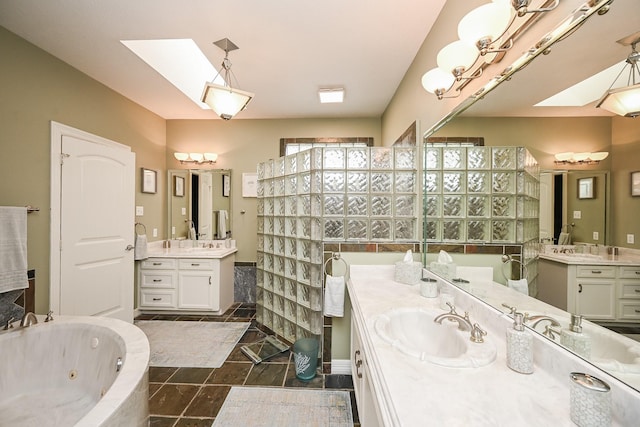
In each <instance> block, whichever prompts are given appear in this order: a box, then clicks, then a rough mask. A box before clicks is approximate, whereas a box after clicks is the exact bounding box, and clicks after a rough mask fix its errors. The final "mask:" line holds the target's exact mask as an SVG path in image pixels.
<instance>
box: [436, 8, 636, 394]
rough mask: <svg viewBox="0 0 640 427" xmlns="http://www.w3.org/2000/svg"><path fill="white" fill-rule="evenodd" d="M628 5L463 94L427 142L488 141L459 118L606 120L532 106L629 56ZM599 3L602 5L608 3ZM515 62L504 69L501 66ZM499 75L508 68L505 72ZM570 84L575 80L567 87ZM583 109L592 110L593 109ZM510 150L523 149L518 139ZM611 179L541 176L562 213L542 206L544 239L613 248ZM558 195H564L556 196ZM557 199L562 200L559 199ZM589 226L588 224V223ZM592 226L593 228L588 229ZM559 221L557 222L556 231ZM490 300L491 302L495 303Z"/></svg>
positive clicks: (564, 173)
mask: <svg viewBox="0 0 640 427" xmlns="http://www.w3.org/2000/svg"><path fill="white" fill-rule="evenodd" d="M578 3H579V2H578ZM578 3H576V4H575V5H574V6H573V7H574V8H576V7H577V6H578V5H579V4H578ZM631 3H632V2H616V3H613V4H611V8H610V10H609V12H608V13H606V14H604V15H603V16H599V15H597V14H593V15H591V16H590V17H589V18H588V19H587V20H586V21H585V22H584V23H583V24H581V25H580V26H578V27H577V29H575V31H568V32H566V33H565V34H563V35H562V36H561V37H560V38H561V40H560V42H559V43H557V44H554V45H553V46H552V47H551V53H550V54H549V55H542V54H540V55H539V56H536V57H535V58H532V60H531V62H527V63H526V64H522V66H520V67H516V69H509V71H508V73H505V72H503V73H502V74H501V73H500V72H498V73H496V74H495V77H494V79H493V80H492V83H491V85H492V86H491V88H490V90H488V91H484V92H483V93H482V96H478V95H477V94H478V92H475V93H474V92H473V91H472V92H467V93H465V92H463V93H462V97H463V98H464V100H462V101H461V102H460V103H458V104H457V107H455V108H453V109H452V111H451V112H450V113H448V114H447V115H445V116H444V117H443V118H442V119H441V120H439V121H438V122H437V123H435V124H434V125H433V126H431V128H430V129H429V130H427V132H426V133H425V134H424V138H425V139H426V138H427V137H431V136H435V137H438V136H460V137H462V136H470V137H482V136H483V135H482V133H473V134H468V135H459V134H457V135H452V134H451V133H446V130H447V127H450V126H455V124H456V120H468V119H472V120H471V122H472V123H474V124H475V123H481V121H482V120H483V119H484V118H485V117H508V116H510V117H544V116H545V115H544V114H545V112H548V111H552V113H553V115H557V116H563V117H577V116H597V115H604V114H603V113H602V112H601V111H599V110H596V109H595V102H593V103H590V104H587V105H586V106H583V107H579V108H578V107H576V108H562V109H561V110H559V109H558V107H554V108H553V109H551V110H544V111H541V110H539V109H538V110H536V108H535V107H534V105H535V104H536V103H537V102H539V101H541V100H542V99H546V98H547V97H549V96H551V95H553V94H555V93H557V92H559V91H561V90H562V89H564V88H566V87H569V86H571V85H572V84H575V83H576V82H577V81H579V80H582V79H583V78H586V77H587V76H589V75H591V74H593V73H595V72H597V71H600V70H602V69H604V68H606V67H609V66H612V65H613V64H616V63H618V62H619V61H620V60H622V59H624V58H625V57H626V54H625V49H626V50H628V47H626V46H622V45H617V44H616V41H617V40H619V39H621V38H623V37H626V36H628V35H629V34H633V33H635V32H637V31H638V28H637V27H638V21H637V19H635V20H634V19H631V18H630V17H631V16H634V14H635V16H637V13H636V12H634V10H633V6H632V5H631ZM598 4H604V2H601V3H598ZM576 10H577V9H576ZM565 36H566V37H565ZM452 39H455V35H452ZM592 41H593V43H592ZM525 50H526V48H524V47H520V49H519V51H525ZM587 57H588V58H590V60H589V61H580V60H579V59H578V58H587ZM600 59H602V61H604V62H606V63H607V65H606V66H603V63H602V61H600ZM510 64H511V63H506V64H504V67H507V66H508V65H510ZM498 68H500V67H498ZM502 69H504V70H506V68H502ZM507 74H508V75H507ZM567 79H572V80H575V81H573V83H571V84H568V81H567ZM507 80H509V81H507ZM585 109H588V111H587V110H585ZM505 111H508V113H505ZM441 131H444V132H441ZM439 132H440V133H439ZM513 145H518V144H517V141H516V142H514V144H513ZM548 154H553V153H548ZM583 169H587V170H583ZM609 174H610V171H608V170H594V169H592V168H591V167H590V168H581V167H573V168H569V170H548V171H543V172H542V173H541V192H542V191H547V192H549V195H548V198H547V200H549V201H550V203H552V204H553V205H555V206H556V207H555V209H557V210H558V214H554V212H553V211H552V210H549V209H548V208H544V207H543V204H542V202H541V236H543V233H547V237H548V238H554V237H555V238H557V234H558V233H559V231H560V229H562V228H563V226H565V225H569V226H571V227H573V228H572V235H573V236H572V237H573V239H574V241H585V242H591V240H590V238H592V234H593V233H592V231H596V230H601V231H600V232H599V234H600V241H599V242H598V243H600V244H602V243H603V242H604V243H606V244H615V242H611V241H610V237H609V235H610V233H609V223H608V222H609V221H610V218H611V216H612V212H610V203H609V198H610V191H609ZM585 178H593V180H592V181H591V180H588V181H580V182H584V183H585V184H591V187H590V188H585V191H584V192H583V193H582V194H584V195H587V196H588V195H591V198H580V197H578V196H579V195H580V192H579V191H578V188H579V185H578V182H579V180H582V179H585ZM543 180H544V181H545V182H547V183H548V188H546V190H545V189H544V184H543ZM556 190H560V191H559V192H556ZM558 195H559V198H558V197H557V196H558ZM543 210H544V212H547V213H548V214H549V213H550V214H549V215H550V216H549V218H548V219H547V222H548V223H549V224H550V225H547V229H546V231H545V230H542V227H543V225H542V221H543V218H542V217H543V215H542V212H543ZM592 214H593V215H592ZM574 216H580V218H574ZM556 217H557V218H556ZM587 221H588V222H589V224H587ZM591 221H593V222H592V223H591ZM554 222H556V224H555V225H554ZM581 233H584V234H581ZM476 297H478V298H480V299H482V296H481V295H476ZM487 302H489V303H490V301H487ZM496 308H497V309H500V310H501V311H503V310H504V308H502V307H498V306H496ZM610 333H611V334H612V335H613V336H615V334H616V333H615V332H610ZM590 362H591V363H593V364H594V366H596V367H598V368H600V369H603V370H605V371H607V372H608V373H609V374H611V375H613V376H615V377H617V378H618V379H620V380H621V381H622V382H625V383H626V384H628V385H629V386H630V387H632V388H635V389H636V390H638V391H640V375H621V374H618V373H617V372H616V371H612V370H611V369H610V368H608V367H607V366H605V365H602V364H600V363H598V362H594V361H590ZM632 377H633V378H632ZM636 377H637V378H636Z"/></svg>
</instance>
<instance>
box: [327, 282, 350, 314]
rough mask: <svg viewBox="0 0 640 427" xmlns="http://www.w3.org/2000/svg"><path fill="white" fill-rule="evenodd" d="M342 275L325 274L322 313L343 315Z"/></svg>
mask: <svg viewBox="0 0 640 427" xmlns="http://www.w3.org/2000/svg"><path fill="white" fill-rule="evenodd" d="M344 288H345V282H344V276H337V277H336V276H331V275H327V278H326V280H325V287H324V315H325V316H328V317H342V316H344Z"/></svg>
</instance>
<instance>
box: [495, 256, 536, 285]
mask: <svg viewBox="0 0 640 427" xmlns="http://www.w3.org/2000/svg"><path fill="white" fill-rule="evenodd" d="M514 262H515V263H518V264H520V279H519V280H522V279H528V278H529V269H528V268H527V266H526V265H525V264H524V263H523V262H522V261H520V260H519V259H513V257H512V256H511V255H502V276H504V278H505V279H506V280H507V281H508V280H511V279H510V277H511V274H509V276H507V275H506V274H504V266H505V265H507V264H508V265H509V266H511V264H512V263H514ZM511 271H512V272H513V268H511Z"/></svg>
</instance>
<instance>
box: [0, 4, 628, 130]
mask: <svg viewBox="0 0 640 427" xmlns="http://www.w3.org/2000/svg"><path fill="white" fill-rule="evenodd" d="M444 2H445V0H421V1H417V2H416V1H415V0H394V1H391V0H386V1H382V0H376V1H367V0H350V1H344V0H325V1H323V2H311V1H301V0H272V1H265V0H243V1H235V2H233V1H231V2H229V1H224V2H223V1H221V0H189V1H188V2H183V1H177V0H135V1H131V0H109V1H77V0H47V1H42V0H0V25H2V26H3V27H5V28H7V29H8V30H10V31H12V32H14V33H16V34H17V35H19V36H21V37H22V38H24V39H26V40H28V41H29V42H31V43H33V44H34V45H36V46H38V47H40V48H41V49H43V50H45V51H47V52H49V53H51V54H52V55H54V56H56V57H58V58H60V59H61V60H63V61H65V62H66V63H68V64H70V65H71V66H73V67H75V68H77V69H78V70H80V71H82V72H83V73H85V74H87V75H89V76H91V77H92V78H94V79H96V80H98V81H100V82H101V83H103V84H105V85H106V86H108V87H110V88H112V89H113V90H115V91H117V92H119V93H121V94H122V95H124V96H126V97H127V98H129V99H131V100H132V101H134V102H136V103H138V104H140V105H142V106H144V107H145V108H147V109H149V110H151V111H153V112H154V113H156V114H158V115H159V116H161V117H163V118H165V119H215V118H216V116H215V114H214V113H213V112H212V111H210V110H203V109H201V108H200V107H198V106H197V105H195V104H194V103H193V102H192V101H191V100H189V99H188V98H187V97H186V96H185V95H184V94H182V92H180V91H179V90H178V89H176V88H175V87H174V86H173V85H171V84H170V83H169V82H168V81H166V80H165V79H164V78H163V77H162V76H160V74H158V73H157V72H156V71H154V70H153V69H151V68H150V67H149V66H148V65H147V64H146V63H144V62H143V61H142V60H141V59H139V58H138V57H137V56H135V55H134V54H133V53H132V52H131V51H130V50H129V49H127V48H126V47H125V46H124V45H123V44H122V43H121V42H120V40H136V39H166V38H190V39H193V40H194V41H195V42H196V44H197V45H198V47H199V48H200V49H201V50H202V51H203V52H204V54H205V55H206V56H207V57H208V59H209V60H210V61H211V63H212V64H213V65H215V66H216V67H218V66H219V64H220V63H221V62H222V59H223V57H224V52H223V51H222V50H220V49H219V48H218V47H216V46H214V45H213V42H215V41H217V40H219V39H222V38H225V37H228V38H229V39H230V40H231V41H233V42H234V43H235V44H236V45H238V46H239V47H240V49H239V50H236V51H233V52H231V53H230V55H229V57H230V59H231V61H232V63H233V68H232V69H233V73H234V75H235V76H236V78H237V80H238V85H239V87H240V88H241V89H243V90H247V91H251V92H254V93H255V94H256V96H255V98H254V100H253V101H252V102H251V104H250V105H249V107H248V108H247V110H245V111H243V112H242V113H241V114H239V115H238V116H237V118H238V119H274V118H332V117H379V116H381V115H382V113H383V112H384V109H385V108H386V106H387V105H388V103H389V101H390V100H391V98H392V96H393V94H394V92H395V91H396V89H397V87H398V85H399V83H400V81H401V80H402V78H403V77H404V74H405V72H406V71H407V69H408V68H409V66H410V65H411V62H412V61H413V59H414V57H415V55H416V53H417V52H418V49H419V48H420V46H421V44H422V42H423V41H424V39H425V37H426V35H427V34H428V32H429V29H430V28H431V26H432V24H433V22H434V20H435V19H436V18H437V17H438V14H439V12H440V10H441V8H442V6H443V4H444ZM464 13H466V11H463V10H461V11H460V16H462V15H464ZM452 27H453V25H452ZM454 28H455V27H454ZM639 30H640V13H638V9H637V0H615V2H614V3H613V5H612V7H611V10H610V11H609V13H607V14H606V15H604V16H594V17H592V18H591V19H590V20H589V21H588V22H587V23H586V24H585V25H584V26H583V27H582V28H580V29H579V30H578V32H577V33H576V34H574V35H573V36H571V37H569V38H568V39H566V40H564V41H562V42H561V43H559V44H557V45H556V46H554V47H553V49H552V52H551V54H549V55H546V56H541V57H538V58H537V59H536V60H535V61H533V62H532V63H531V64H530V65H529V66H528V67H526V68H525V69H524V70H522V71H520V72H518V73H517V74H516V75H514V76H513V78H512V79H511V81H508V82H506V83H504V84H503V85H502V87H500V88H498V89H496V90H495V91H494V92H492V93H491V94H490V95H489V96H487V99H484V100H482V101H481V102H478V103H476V104H475V105H474V106H473V108H471V109H470V110H468V111H467V112H465V114H464V115H467V116H470V115H471V116H585V115H586V116H591V115H608V113H605V112H603V111H602V110H600V109H595V108H593V105H588V106H586V107H582V108H564V107H562V108H559V107H544V108H540V107H537V108H536V107H532V106H533V105H534V104H536V103H537V102H540V101H542V100H543V99H545V98H547V97H549V96H551V95H553V94H555V93H557V92H559V91H560V90H562V89H565V88H566V87H568V86H571V85H573V84H575V83H577V82H578V81H580V80H582V79H584V78H586V77H588V76H589V75H591V74H593V73H595V72H597V71H600V70H602V69H604V68H606V67H609V66H611V65H612V64H614V63H616V62H618V61H620V60H621V59H623V58H625V57H626V56H627V54H628V53H629V52H630V49H629V47H628V46H621V45H618V44H617V43H615V41H616V40H618V39H620V38H623V37H625V36H628V35H629V34H631V33H634V32H637V31H639ZM425 71H427V70H425ZM211 77H212V78H213V76H211ZM203 84H204V83H203ZM335 86H341V87H344V88H345V89H346V96H345V102H344V103H343V104H320V103H319V102H318V95H317V91H318V89H319V88H321V87H335ZM604 89H606V88H604ZM604 89H603V91H604Z"/></svg>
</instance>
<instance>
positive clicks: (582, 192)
mask: <svg viewBox="0 0 640 427" xmlns="http://www.w3.org/2000/svg"><path fill="white" fill-rule="evenodd" d="M595 180H596V178H595V177H593V176H592V177H589V178H580V179H578V199H595V197H596V196H595Z"/></svg>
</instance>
